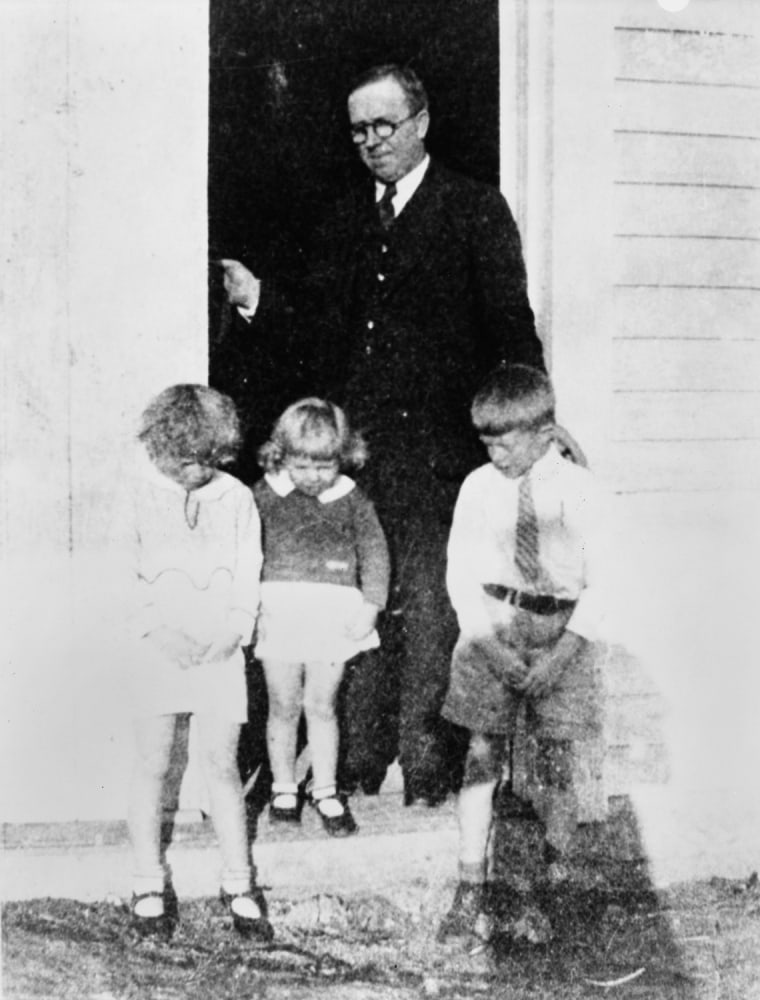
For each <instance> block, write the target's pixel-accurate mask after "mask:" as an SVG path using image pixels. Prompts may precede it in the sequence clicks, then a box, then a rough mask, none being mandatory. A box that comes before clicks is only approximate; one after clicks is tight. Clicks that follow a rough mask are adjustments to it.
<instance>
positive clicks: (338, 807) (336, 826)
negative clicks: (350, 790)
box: [311, 792, 359, 837]
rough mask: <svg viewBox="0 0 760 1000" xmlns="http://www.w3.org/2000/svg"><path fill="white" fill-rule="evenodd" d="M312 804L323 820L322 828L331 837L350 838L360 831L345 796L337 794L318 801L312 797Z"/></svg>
mask: <svg viewBox="0 0 760 1000" xmlns="http://www.w3.org/2000/svg"><path fill="white" fill-rule="evenodd" d="M311 804H312V806H313V807H314V808H315V809H316V811H317V815H318V816H319V818H320V819H321V820H322V826H323V827H324V828H325V830H326V831H327V832H328V833H329V835H330V836H331V837H350V836H351V834H352V833H356V831H357V830H358V829H359V826H358V824H357V822H356V820H355V819H354V817H353V816H352V815H351V810H350V809H349V808H348V800H347V799H346V796H345V795H340V794H338V793H337V792H336V793H334V794H332V795H324V796H322V797H321V798H318V799H315V798H314V797H313V796H312V798H311Z"/></svg>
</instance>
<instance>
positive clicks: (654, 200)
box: [501, 0, 760, 877]
mask: <svg viewBox="0 0 760 1000" xmlns="http://www.w3.org/2000/svg"><path fill="white" fill-rule="evenodd" d="M621 26H623V27H622V30H621ZM631 26H633V27H634V28H635V31H636V33H635V35H634V34H633V33H632V32H631ZM642 26H643V27H644V29H645V30H643V31H642V30H641V28H642ZM623 31H624V32H625V37H623V34H622V32H623ZM501 33H502V97H503V101H502V146H503V148H502V168H503V177H502V186H503V188H504V191H505V193H506V195H507V197H508V199H509V200H510V202H511V203H512V205H513V206H514V207H515V209H516V214H517V217H518V219H519V220H520V223H521V227H522V232H523V237H524V242H525V249H526V261H527V266H528V276H529V290H530V294H531V299H532V301H533V302H534V304H535V305H536V310H537V316H538V321H539V326H540V329H541V332H542V335H543V337H544V340H545V343H547V344H548V346H549V351H548V356H549V362H550V366H551V372H552V376H553V379H554V382H555V385H556V388H557V392H558V398H559V410H560V418H561V420H562V422H563V423H565V424H566V426H568V427H569V428H570V429H571V430H572V431H573V432H574V433H575V434H576V435H577V436H578V438H579V439H580V441H581V442H582V444H583V446H584V448H585V449H586V450H587V452H588V455H589V458H590V460H591V464H592V466H593V467H594V468H595V470H596V471H597V472H598V473H599V474H600V475H601V476H602V478H603V479H604V480H605V481H606V482H607V484H608V486H609V487H610V488H611V489H612V490H613V491H614V493H615V497H614V509H615V517H616V520H617V525H618V528H617V545H616V560H615V561H616V574H615V583H614V588H613V590H614V595H613V596H614V603H615V605H616V606H617V609H618V617H619V621H620V637H621V639H622V640H624V643H625V645H626V646H627V647H628V648H629V649H630V650H632V651H633V652H634V653H635V654H636V655H637V657H638V660H639V662H640V664H641V666H642V669H644V670H645V671H646V672H647V673H648V674H649V676H650V677H651V679H652V684H653V687H654V688H656V689H657V690H658V691H659V692H660V693H661V694H662V695H663V696H664V697H665V698H666V699H667V702H668V716H667V722H666V730H665V736H666V739H667V742H668V748H669V754H670V760H671V764H672V781H671V782H670V783H669V784H668V785H667V786H665V787H662V788H659V789H655V790H649V792H648V793H647V794H646V795H642V797H641V813H640V819H641V821H642V825H643V827H644V835H645V839H646V840H647V843H648V846H649V847H650V849H651V851H652V855H653V857H654V856H660V855H662V856H664V855H668V856H669V858H670V860H671V861H672V860H673V858H674V857H676V856H677V855H679V853H680V857H681V858H682V860H683V862H684V863H683V865H682V866H681V868H680V869H679V870H678V872H677V873H676V874H677V875H678V876H679V877H685V876H686V875H688V874H690V873H693V872H694V871H701V873H702V874H704V873H705V870H707V873H708V874H709V873H710V870H709V869H706V867H705V866H706V865H708V864H709V865H712V866H713V867H712V872H716V871H717V872H720V871H721V870H724V871H728V870H729V869H730V870H732V871H733V873H734V874H740V873H741V869H739V871H737V867H736V866H737V864H739V865H740V864H747V865H749V864H754V865H755V866H756V864H757V858H756V846H755V845H756V844H757V843H760V794H758V782H757V775H756V763H757V761H758V760H760V727H759V726H758V725H757V722H756V718H755V717H756V712H757V706H758V704H760V671H758V669H757V667H758V652H757V648H756V640H755V637H754V632H755V626H754V621H755V618H756V611H755V607H756V604H757V598H758V592H759V590H760V588H758V584H757V567H758V565H760V502H758V501H760V496H758V493H757V483H758V479H757V474H758V473H757V470H758V466H757V449H758V447H760V438H759V437H758V433H757V417H756V408H757V399H758V392H759V391H760V365H759V364H758V362H759V361H760V355H759V354H758V351H757V343H758V340H757V338H758V330H760V292H759V291H757V290H756V291H755V292H754V294H752V293H751V292H750V291H747V292H740V293H737V292H736V291H734V290H729V289H726V290H725V291H723V290H722V286H724V285H725V286H731V285H736V284H741V283H743V284H748V285H754V286H757V285H758V282H757V281H756V280H754V281H751V280H749V273H750V271H751V268H749V269H748V268H747V267H746V266H745V265H746V261H748V260H756V259H757V251H756V247H757V239H758V238H760V210H759V209H760V203H759V202H758V199H757V182H758V178H760V173H758V171H759V170H760V134H759V133H758V130H757V127H756V126H757V121H758V118H757V107H758V104H757V98H756V96H754V95H757V93H758V88H760V75H759V74H760V69H759V67H760V58H758V57H755V58H751V57H750V55H749V53H752V52H755V53H760V49H758V43H759V42H760V9H758V7H757V4H752V3H747V2H745V0H721V2H720V3H717V2H714V0H690V3H689V4H688V6H687V9H686V10H685V11H684V12H682V13H681V14H668V13H666V12H665V11H664V10H663V9H662V8H661V6H660V5H659V4H658V3H657V0H615V2H611V0H529V2H528V0H502V3H501ZM632 52H633V55H634V56H635V59H634V57H633V56H632V55H631V53H632ZM634 76H636V77H647V76H654V77H657V78H658V80H659V81H661V82H659V83H658V85H657V86H654V85H652V84H650V83H646V82H643V81H642V82H638V81H637V82H636V83H633V82H631V81H630V80H629V79H628V78H630V77H634ZM623 78H625V79H623ZM631 92H633V93H634V95H635V102H634V104H631V101H630V99H629V96H628V95H629V94H630V93H631ZM734 98H735V99H734ZM626 101H627V103H626ZM647 102H648V103H647ZM713 105H716V106H717V105H719V107H720V114H717V115H715V116H714V118H713V120H711V121H709V122H708V121H707V119H706V116H709V115H710V113H711V110H710V109H711V108H712V107H713ZM649 129H651V130H652V131H653V133H657V132H658V130H659V131H665V132H667V131H668V130H670V131H672V132H675V133H680V132H684V133H689V132H692V131H694V132H700V133H710V134H712V133H734V134H739V135H746V136H749V137H752V136H754V139H752V138H748V139H746V140H742V144H741V154H736V156H734V153H733V150H734V149H736V148H738V147H737V142H736V141H734V140H721V139H720V138H716V139H712V138H710V136H707V137H702V136H701V135H700V137H692V136H689V135H685V136H682V135H680V134H676V135H675V136H672V137H671V136H666V135H660V134H654V135H653V136H652V135H649V134H648V132H647V130H649ZM628 130H633V131H632V132H629V131H628ZM636 130H638V132H636ZM514 137H516V139H517V141H516V142H515V141H514ZM635 142H637V143H638V144H639V146H641V147H642V148H643V147H646V149H649V154H648V155H649V159H647V155H643V156H641V157H638V159H637V160H636V162H635V164H634V163H633V161H632V160H631V159H630V157H628V154H627V153H626V155H625V156H623V155H622V153H621V147H622V146H623V145H625V150H629V148H630V147H631V146H632V144H634V143H635ZM657 143H659V146H657ZM700 143H701V146H700V148H703V149H704V151H705V152H704V155H703V157H702V159H701V160H700V159H699V158H697V159H694V158H693V157H692V155H691V154H692V152H693V148H694V146H695V144H700ZM647 144H648V145H647ZM653 144H654V145H653ZM655 147H656V148H655ZM636 148H637V149H638V148H639V147H638V146H637V147H636ZM657 149H661V153H658V152H657ZM710 150H712V151H713V152H712V153H711V152H710ZM666 153H667V158H664V157H665V154H666ZM700 164H701V167H700ZM634 166H635V167H636V169H637V170H639V171H640V172H639V173H632V172H631V171H632V170H633V167H634ZM700 170H701V172H700ZM716 171H717V173H716ZM700 177H701V178H702V179H703V180H704V182H705V184H706V185H707V186H706V187H705V188H704V190H702V189H700V187H699V180H700ZM621 178H625V179H630V178H633V179H635V180H636V181H637V185H638V183H639V182H640V181H641V180H642V179H643V180H644V181H647V179H651V180H652V181H658V182H661V181H663V180H668V181H670V182H677V184H678V183H681V182H688V183H689V184H691V185H692V186H691V188H690V190H689V199H690V200H689V202H688V204H687V203H685V202H684V196H683V192H682V190H681V188H679V187H678V186H677V184H676V185H674V186H667V187H666V186H657V185H649V184H645V185H643V186H635V187H633V188H632V187H628V186H625V185H621V184H619V183H618V185H617V186H616V184H615V182H616V180H618V182H619V181H620V179H621ZM716 181H717V182H721V183H725V186H726V190H725V191H722V190H720V189H719V187H716V186H715V182H716ZM741 183H744V184H746V185H748V186H750V187H751V185H752V184H755V189H754V191H752V190H746V191H743V192H737V191H736V188H735V185H737V184H741ZM732 185H734V187H732ZM727 192H728V193H727ZM633 198H635V199H636V201H635V205H634V206H633V208H632V207H631V206H632V199H633ZM716 199H718V200H719V204H717V203H716ZM708 202H709V206H708V207H709V209H710V210H709V211H708V210H707V208H706V207H705V206H706V205H707V204H708ZM710 225H712V226H713V228H710ZM716 226H717V228H715V227H716ZM647 227H648V228H647ZM619 232H626V233H642V232H644V233H656V234H661V233H667V234H670V236H671V237H672V238H670V239H662V238H661V236H660V235H658V236H657V238H656V239H647V240H640V239H639V238H638V237H635V238H633V239H631V238H621V237H620V236H616V233H619ZM695 233H696V234H700V235H701V236H702V237H704V238H703V239H701V240H700V241H694V242H695V245H696V246H697V249H696V250H693V249H690V247H691V244H690V242H689V241H688V240H687V239H684V234H695ZM716 236H718V237H720V238H719V239H716V238H715V237H716ZM725 237H729V238H728V239H726V238H725ZM737 237H740V239H737ZM748 238H749V239H748ZM753 240H754V242H752V241H753ZM641 246H643V247H644V253H643V255H642V251H641ZM707 253H709V254H710V255H711V256H710V260H711V270H710V273H709V281H710V283H711V284H712V285H714V286H716V287H714V288H712V289H710V290H709V292H706V291H704V290H701V289H693V290H692V289H690V288H688V287H687V288H683V289H680V290H679V292H678V294H679V295H680V296H681V297H680V299H679V302H680V303H681V304H680V306H679V307H678V308H677V309H674V308H673V307H672V301H671V300H672V295H670V293H669V292H668V291H666V292H665V293H664V294H663V293H662V291H661V290H659V289H651V290H650V289H646V288H645V289H644V290H643V291H642V292H636V293H635V294H636V295H637V298H636V309H637V311H636V313H635V315H634V314H633V312H632V309H631V308H630V306H627V305H626V303H627V302H628V299H629V298H630V293H629V290H628V289H624V290H623V291H622V292H621V291H620V290H619V289H617V288H616V287H615V286H616V284H617V283H619V282H620V281H621V280H622V279H621V277H620V276H621V274H624V275H625V274H628V273H629V272H630V270H631V268H632V267H634V265H635V267H637V268H638V272H637V273H640V274H641V275H643V277H642V278H640V279H637V280H641V281H644V282H646V281H654V280H655V279H654V278H651V277H647V275H658V276H659V277H658V279H657V280H659V281H661V282H663V283H668V282H674V283H681V284H684V285H687V286H688V285H689V284H690V283H692V282H693V283H694V284H700V283H701V282H703V281H704V280H705V273H706V272H705V269H704V267H702V266H701V262H702V258H703V257H704V255H705V254H707ZM738 259H741V261H742V262H744V263H743V264H742V266H741V267H739V266H737V263H736V262H737V260H738ZM674 294H675V293H674ZM626 296H628V298H626ZM707 296H709V298H710V303H709V307H708V304H706V297H707ZM703 300H704V301H703ZM646 329H649V330H650V331H651V333H652V334H653V335H654V336H652V337H651V338H650V340H647V339H645V338H644V337H643V336H642V334H643V332H645V330H646ZM657 337H659V338H661V339H660V340H659V341H656V338H657ZM687 337H689V338H690V339H688V340H686V338H687ZM708 337H711V338H712V340H711V342H710V343H708V342H707V339H706V338H708ZM663 338H664V339H663ZM647 351H648V353H646V352H647ZM645 353H646V356H645ZM640 390H646V391H643V392H641V391H640ZM695 390H696V391H695ZM718 390H720V391H718ZM726 400H729V403H726ZM729 404H730V405H729ZM626 407H627V409H626ZM674 414H676V416H678V421H674V419H673V415H674ZM737 429H738V430H737ZM737 837H739V838H740V839H741V843H740V844H739V843H738V841H737ZM705 859H709V861H706V860H705ZM748 870H751V869H748ZM669 872H670V874H673V873H674V872H676V870H675V869H674V868H672V867H671V869H670V870H669Z"/></svg>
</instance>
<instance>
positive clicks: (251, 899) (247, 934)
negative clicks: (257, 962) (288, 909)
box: [219, 886, 274, 944]
mask: <svg viewBox="0 0 760 1000" xmlns="http://www.w3.org/2000/svg"><path fill="white" fill-rule="evenodd" d="M219 898H220V899H221V901H222V904H223V905H224V906H225V907H226V908H227V910H228V911H229V914H230V916H231V917H232V926H233V927H234V928H235V930H236V931H237V932H238V934H240V936H241V937H244V938H251V939H255V940H257V941H260V942H262V943H263V944H266V943H268V942H269V941H271V940H272V938H273V937H274V930H273V928H272V925H271V924H270V923H269V920H268V919H267V905H266V900H265V899H264V893H263V892H262V891H261V889H259V888H257V887H256V886H254V887H253V888H252V889H249V890H248V891H247V892H237V893H229V892H225V891H224V889H220V891H219Z"/></svg>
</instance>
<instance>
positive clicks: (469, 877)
mask: <svg viewBox="0 0 760 1000" xmlns="http://www.w3.org/2000/svg"><path fill="white" fill-rule="evenodd" d="M459 881H460V882H469V883H470V884H471V885H485V882H486V862H485V861H474V862H471V861H460V862H459Z"/></svg>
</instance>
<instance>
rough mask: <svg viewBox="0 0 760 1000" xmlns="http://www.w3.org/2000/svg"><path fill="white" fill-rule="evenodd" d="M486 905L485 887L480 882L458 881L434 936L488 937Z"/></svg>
mask: <svg viewBox="0 0 760 1000" xmlns="http://www.w3.org/2000/svg"><path fill="white" fill-rule="evenodd" d="M487 910H488V908H487V906H486V887H485V885H484V884H483V883H482V882H460V883H459V885H458V886H457V889H456V892H455V894H454V900H453V902H452V904H451V908H450V909H449V912H448V913H447V914H446V916H445V917H444V918H443V920H442V921H441V923H440V926H439V928H438V933H437V935H436V938H437V940H438V941H439V942H444V941H447V940H448V939H449V938H459V937H477V938H480V939H481V940H484V941H487V940H488V938H489V937H490V931H491V928H490V923H491V922H490V917H489V915H488V912H487Z"/></svg>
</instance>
